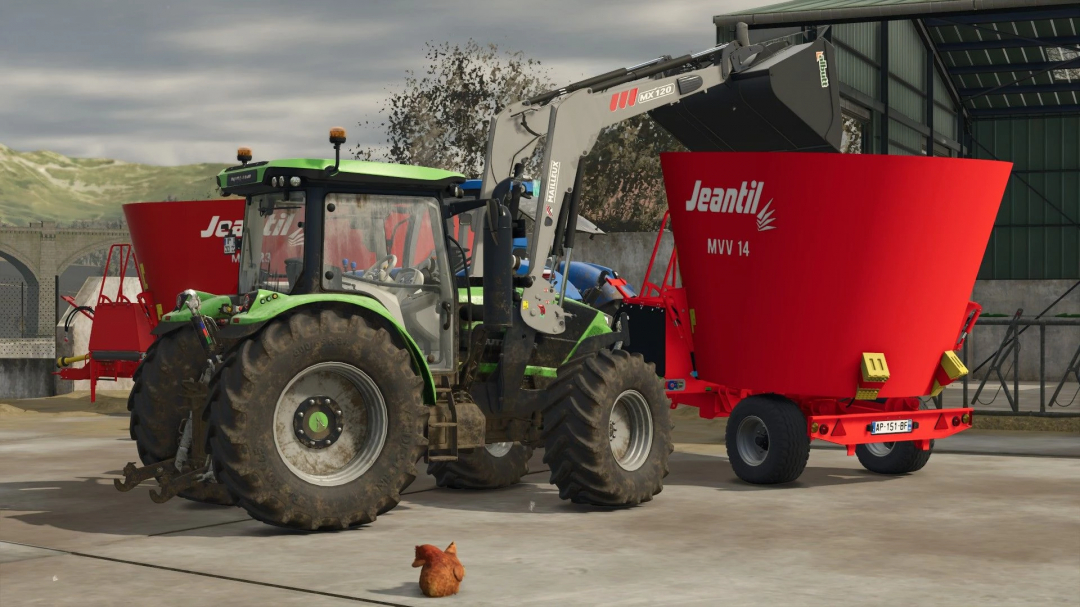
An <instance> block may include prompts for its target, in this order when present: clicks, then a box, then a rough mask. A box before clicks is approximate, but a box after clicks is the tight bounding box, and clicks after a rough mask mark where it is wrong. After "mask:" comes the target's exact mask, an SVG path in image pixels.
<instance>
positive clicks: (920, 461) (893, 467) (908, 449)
mask: <svg viewBox="0 0 1080 607" xmlns="http://www.w3.org/2000/svg"><path fill="white" fill-rule="evenodd" d="M933 450H934V441H930V448H929V449H926V450H922V449H919V447H918V446H917V445H916V444H915V441H897V442H894V443H869V444H865V445H856V446H855V456H856V457H858V458H859V463H860V464H862V466H863V468H866V469H867V470H869V471H870V472H876V473H878V474H907V473H909V472H916V471H918V470H922V467H923V466H925V465H926V462H928V461H929V460H930V454H931V453H932V452H933Z"/></svg>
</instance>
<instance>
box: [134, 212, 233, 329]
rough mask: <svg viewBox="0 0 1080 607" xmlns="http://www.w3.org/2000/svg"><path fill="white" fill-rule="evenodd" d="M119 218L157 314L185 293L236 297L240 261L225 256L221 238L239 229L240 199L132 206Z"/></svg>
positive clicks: (171, 305) (169, 306)
mask: <svg viewBox="0 0 1080 607" xmlns="http://www.w3.org/2000/svg"><path fill="white" fill-rule="evenodd" d="M124 217H125V218H127V223H128V228H129V230H130V231H131V242H132V243H133V244H134V245H135V250H136V251H137V252H138V255H139V260H140V261H141V262H142V265H141V266H140V269H141V270H142V272H143V275H144V276H145V279H146V283H147V290H148V291H150V292H152V293H153V295H154V300H155V312H156V313H157V314H160V313H162V312H163V311H164V312H167V311H169V310H171V309H172V307H173V303H174V302H175V301H176V295H177V294H178V293H180V292H181V291H183V290H185V289H196V290H198V291H205V292H208V293H236V291H237V288H238V280H239V273H240V259H239V255H238V254H232V255H227V254H225V249H224V238H225V236H228V235H230V234H231V235H236V236H239V235H240V234H241V232H242V230H243V219H244V201H243V200H242V199H224V200H191V201H181V202H137V203H131V204H125V205H124ZM157 304H160V305H161V306H162V307H163V308H164V310H160V309H157V307H158V306H157ZM155 318H157V316H155Z"/></svg>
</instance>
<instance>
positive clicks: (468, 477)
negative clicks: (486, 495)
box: [428, 443, 533, 489]
mask: <svg viewBox="0 0 1080 607" xmlns="http://www.w3.org/2000/svg"><path fill="white" fill-rule="evenodd" d="M532 451H533V450H532V447H526V446H525V445H523V444H521V443H491V444H490V445H485V446H483V447H479V448H476V449H473V451H472V453H462V454H460V455H459V456H458V460H457V461H456V462H432V463H430V464H428V474H430V475H432V476H434V477H435V484H436V485H438V486H440V487H449V488H451V489H501V488H503V487H509V486H510V485H513V484H514V483H517V482H518V481H520V480H521V477H523V476H525V475H526V474H528V473H529V458H531V457H532Z"/></svg>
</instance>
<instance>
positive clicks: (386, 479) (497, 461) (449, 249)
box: [117, 129, 672, 529]
mask: <svg viewBox="0 0 1080 607" xmlns="http://www.w3.org/2000/svg"><path fill="white" fill-rule="evenodd" d="M330 140H331V142H332V143H333V144H334V146H335V149H336V150H339V149H340V145H341V144H342V143H343V142H344V130H343V129H334V130H332V131H331V138H330ZM338 154H339V155H340V151H338ZM238 158H239V160H240V161H241V163H242V164H240V165H239V166H235V167H232V168H229V169H226V170H225V171H222V173H221V174H220V175H219V185H220V187H221V189H222V190H223V192H224V193H226V194H231V195H238V196H243V197H244V198H245V199H246V213H245V216H244V229H243V234H242V237H240V238H234V237H233V236H231V235H230V236H227V237H225V238H226V240H227V241H228V242H226V248H227V249H230V250H231V248H232V247H235V249H236V250H238V252H239V254H240V266H241V268H240V288H239V293H238V294H227V295H214V294H208V293H198V292H194V291H188V292H185V293H184V294H181V296H180V298H179V301H178V304H177V308H176V309H175V310H174V311H172V312H171V313H169V314H166V315H164V316H163V318H162V323H161V324H160V325H159V327H158V328H157V329H156V331H155V332H156V333H157V335H158V338H157V341H156V342H155V343H154V345H153V346H152V347H151V349H150V351H149V352H148V353H147V356H146V359H145V360H144V362H143V364H142V365H141V367H140V370H139V372H138V373H137V375H136V378H135V388H134V389H133V391H132V395H131V402H130V408H131V411H132V415H131V431H132V436H133V438H135V440H136V442H137V445H138V450H139V454H140V456H141V459H142V461H143V463H144V464H145V465H146V466H145V467H144V468H135V466H134V464H129V465H128V468H127V469H126V470H125V479H124V481H123V482H120V481H117V486H118V488H121V489H122V490H126V489H130V488H131V487H134V486H135V485H137V484H138V483H139V482H141V481H142V480H147V479H149V478H150V477H155V478H157V479H158V482H159V483H160V485H161V489H160V492H152V497H153V498H154V499H155V501H164V500H166V499H169V498H170V497H172V496H173V495H177V494H179V495H181V496H183V497H187V498H189V499H194V500H197V501H205V502H212V503H221V504H230V503H237V504H239V505H240V506H242V507H243V508H244V509H246V510H247V511H248V512H249V513H250V514H251V516H253V517H254V518H256V519H258V520H260V521H263V522H266V523H269V524H272V525H279V526H284V527H293V528H299V529H341V528H347V527H352V526H356V525H362V524H365V523H369V522H371V521H373V520H375V518H376V516H378V515H379V514H381V513H383V512H386V511H388V510H390V509H391V508H393V507H394V506H396V505H397V503H398V502H399V501H400V499H401V493H402V491H404V490H405V488H406V487H408V486H409V484H410V483H412V481H413V480H414V479H415V477H416V475H417V470H416V463H417V462H418V460H420V459H421V458H424V459H425V461H426V462H427V470H428V473H429V474H431V475H433V476H434V477H435V479H436V481H437V483H438V485H439V486H442V487H450V488H459V489H495V488H500V487H506V486H509V485H511V484H514V483H516V482H518V481H519V480H520V479H521V477H522V476H523V475H524V474H526V473H528V470H529V468H528V462H529V460H530V457H531V455H532V451H533V449H534V448H536V447H544V448H545V455H544V461H545V463H547V464H548V465H549V466H550V469H551V482H552V483H554V484H555V485H557V486H558V488H559V494H560V496H561V497H562V498H563V499H569V500H572V501H574V502H577V503H585V504H594V505H601V506H627V505H633V504H637V503H640V502H644V501H648V500H650V499H651V498H652V497H653V496H654V495H655V494H657V493H659V492H660V490H661V488H662V480H663V478H664V476H666V474H667V469H668V467H667V461H668V455H669V453H670V452H671V450H672V445H671V440H670V429H671V424H670V422H669V417H668V411H669V400H668V399H667V397H666V395H665V393H664V388H663V385H662V381H661V380H660V378H658V377H657V376H656V373H655V371H654V369H653V366H652V365H651V364H647V363H645V362H644V360H643V359H642V357H641V356H640V355H637V354H630V353H628V352H627V351H625V350H623V349H620V348H619V347H618V346H619V345H620V342H626V341H627V335H626V333H625V332H623V331H621V330H619V329H618V328H617V327H618V326H619V319H618V318H613V317H611V316H608V315H605V314H603V313H601V312H599V311H598V310H596V309H593V308H591V307H589V306H587V305H584V304H582V303H578V302H575V301H570V300H564V299H563V298H562V297H561V295H560V294H559V293H558V292H556V290H555V288H554V287H552V286H551V285H550V284H548V283H547V281H546V280H543V281H542V282H544V284H545V285H546V286H544V287H543V289H542V292H541V294H540V295H539V296H537V295H536V294H535V293H533V292H532V289H531V287H534V286H538V285H537V284H536V282H537V281H535V280H533V278H532V277H531V275H530V274H524V273H523V272H522V268H521V265H522V259H521V258H520V256H515V255H514V251H512V250H511V249H510V247H511V242H512V239H513V237H514V236H523V235H524V226H525V223H524V221H523V220H521V219H518V217H520V216H521V214H520V213H519V209H518V205H519V204H520V200H521V197H522V196H523V195H525V188H524V187H523V186H522V179H521V170H520V167H518V170H517V171H516V174H515V176H512V177H510V178H508V179H505V180H503V182H501V183H500V184H498V186H497V187H495V188H494V190H495V192H494V196H491V197H488V198H484V199H476V198H473V197H464V196H463V195H462V190H461V188H460V187H459V186H460V184H461V183H462V182H463V181H464V180H465V178H464V177H463V176H462V175H459V174H456V173H452V172H448V171H443V170H438V169H429V168H421V167H410V166H401V165H393V164H383V163H375V162H363V161H355V160H344V161H342V160H334V161H331V160H307V159H292V160H280V161H270V162H258V163H251V162H249V161H250V158H251V156H250V151H249V150H246V149H243V148H242V149H241V152H240V154H238ZM575 191H577V190H575ZM573 202H574V203H573V204H570V205H567V209H566V210H567V212H564V213H561V214H560V215H561V217H560V218H559V223H558V224H556V222H554V221H552V220H551V219H548V220H547V221H546V222H545V221H544V220H542V219H541V220H539V221H537V222H536V228H537V230H542V231H544V232H548V231H550V232H552V234H553V235H554V236H556V237H557V238H558V244H559V245H562V247H563V248H564V249H567V250H570V249H572V240H573V233H574V228H575V226H574V223H575V220H574V219H573V218H576V199H575V200H574V201H573ZM537 215H538V216H539V215H540V213H537ZM487 217H492V218H493V219H492V220H490V221H489V220H488V219H486V218H487ZM474 229H475V232H474V231H473V230H474ZM555 232H557V234H555ZM455 236H457V238H455ZM459 239H463V240H464V242H462V241H459ZM483 249H486V250H487V252H488V255H487V256H486V257H484V258H483V259H484V261H483V262H482V263H483V264H484V266H483V268H482V269H481V268H477V267H474V265H473V264H474V262H476V263H480V257H481V250H483ZM519 253H520V251H519ZM548 262H549V265H548V267H549V268H550V267H556V266H555V265H551V264H552V263H557V261H554V260H550V259H549V260H548ZM358 263H359V264H360V265H359V266H358V265H357V264H358ZM538 265H539V266H541V268H540V269H543V266H544V265H545V264H544V263H543V262H541V263H540V264H538ZM534 269H535V268H534ZM537 275H539V276H543V275H542V274H539V273H538V274H537ZM525 318H530V319H542V320H543V321H544V322H545V323H548V322H549V321H550V324H548V325H545V326H547V327H548V330H547V331H545V330H543V327H542V328H541V330H538V329H537V328H535V327H533V326H530V325H529V324H527V323H526V322H525V321H524V319H525ZM177 427H181V428H182V431H181V432H180V433H178V432H177V430H176V429H177Z"/></svg>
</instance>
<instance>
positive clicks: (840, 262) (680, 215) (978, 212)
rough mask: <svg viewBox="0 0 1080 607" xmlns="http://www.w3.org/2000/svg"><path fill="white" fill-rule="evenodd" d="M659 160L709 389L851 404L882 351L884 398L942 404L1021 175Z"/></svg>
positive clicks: (891, 165) (973, 165) (953, 163)
mask: <svg viewBox="0 0 1080 607" xmlns="http://www.w3.org/2000/svg"><path fill="white" fill-rule="evenodd" d="M661 160H662V165H663V169H664V180H665V186H666V189H667V199H668V201H669V205H670V212H671V221H672V231H673V233H674V236H675V243H676V245H677V246H678V249H679V251H680V255H679V264H680V266H681V268H682V270H683V272H682V279H683V285H684V287H685V288H686V297H687V300H688V302H689V304H690V308H691V309H692V310H695V311H696V320H697V324H696V327H695V337H696V340H695V345H696V353H697V356H698V367H697V371H698V373H699V375H700V376H701V377H706V378H708V379H710V380H711V381H715V382H718V383H721V384H726V385H734V386H741V387H745V388H748V389H752V390H756V391H762V390H769V391H775V392H781V393H802V394H806V393H809V394H817V395H823V396H831V397H836V398H850V397H852V396H854V392H855V387H856V380H857V378H858V377H859V376H860V371H859V366H860V361H861V355H862V353H863V352H884V353H885V354H886V356H887V358H888V366H889V369H890V371H891V378H890V379H889V381H888V382H887V383H886V384H885V386H884V387H883V388H882V390H881V393H880V395H879V396H881V397H890V396H912V395H922V394H928V393H930V391H931V386H932V383H933V375H934V369H936V368H937V366H938V365H939V363H940V360H941V355H942V353H943V352H945V351H947V350H952V349H953V348H954V346H955V343H956V340H957V335H958V333H959V331H958V328H959V327H960V325H961V324H962V323H963V322H964V321H965V320H966V318H965V315H964V314H965V308H966V306H967V304H968V297H969V296H970V295H971V289H972V287H973V285H974V282H975V276H976V274H977V272H978V269H979V264H980V262H981V261H982V255H983V252H984V251H985V249H986V243H987V240H988V239H989V235H990V230H991V228H992V226H993V222H994V218H995V216H996V214H997V208H998V205H999V204H1000V201H1001V196H1002V193H1003V192H1004V189H1005V184H1006V181H1007V180H1008V176H1009V171H1010V167H1011V165H1010V164H1009V163H1005V162H992V161H983V160H968V159H956V158H927V157H916V156H874V155H860V154H808V153H799V154H795V153H672V154H664V155H663V156H662V159H661ZM732 285H738V292H736V291H733V290H732V288H731V286H732ZM747 291H750V292H753V294H754V296H752V297H747V296H745V295H743V294H742V293H745V292H747ZM740 292H741V293H740ZM780 344H783V347H778V346H779V345H780Z"/></svg>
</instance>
